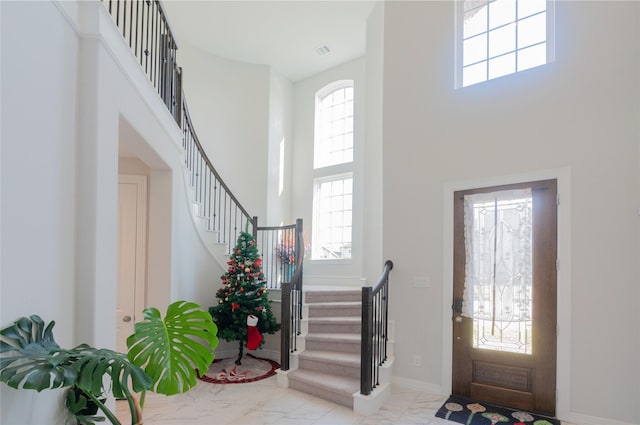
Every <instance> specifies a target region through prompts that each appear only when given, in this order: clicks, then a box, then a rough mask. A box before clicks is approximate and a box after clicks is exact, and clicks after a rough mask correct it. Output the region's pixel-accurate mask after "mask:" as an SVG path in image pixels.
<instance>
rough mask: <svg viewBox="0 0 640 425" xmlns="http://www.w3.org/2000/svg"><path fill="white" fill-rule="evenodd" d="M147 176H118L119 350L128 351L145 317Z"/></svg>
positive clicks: (117, 348) (117, 319)
mask: <svg viewBox="0 0 640 425" xmlns="http://www.w3.org/2000/svg"><path fill="white" fill-rule="evenodd" d="M146 218H147V178H146V176H140V175H120V176H118V304H117V310H116V329H117V344H116V350H117V351H119V352H121V353H126V352H127V343H126V341H127V337H128V336H129V335H131V334H132V333H133V325H134V323H135V322H136V321H140V320H141V318H142V317H141V316H142V310H143V309H144V305H145V299H144V294H145V287H146V226H147V223H146Z"/></svg>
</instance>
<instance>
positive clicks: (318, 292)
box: [304, 289, 362, 295]
mask: <svg viewBox="0 0 640 425" xmlns="http://www.w3.org/2000/svg"><path fill="white" fill-rule="evenodd" d="M304 293H305V294H311V295H330V294H362V289H335V290H334V289H332V290H327V291H324V290H321V289H309V290H305V291H304Z"/></svg>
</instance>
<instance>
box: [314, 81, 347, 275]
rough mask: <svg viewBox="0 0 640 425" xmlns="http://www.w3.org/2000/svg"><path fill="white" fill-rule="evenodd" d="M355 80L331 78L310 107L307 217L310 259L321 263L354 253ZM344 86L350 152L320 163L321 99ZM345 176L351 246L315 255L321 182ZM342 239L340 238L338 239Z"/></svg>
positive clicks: (342, 262)
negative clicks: (345, 251)
mask: <svg viewBox="0 0 640 425" xmlns="http://www.w3.org/2000/svg"><path fill="white" fill-rule="evenodd" d="M355 86H356V84H355V80H354V79H339V80H334V81H332V82H330V83H328V84H326V85H324V86H323V87H322V88H320V89H319V90H317V91H316V93H315V110H314V139H313V159H312V176H313V179H312V211H311V213H312V216H311V217H312V219H311V222H312V223H311V227H312V229H311V256H310V260H311V261H314V262H315V261H317V262H318V263H322V264H331V263H339V264H346V263H350V262H352V260H353V256H354V252H353V249H354V213H355V211H354V204H355V203H356V193H355V191H356V190H355V189H356V187H357V186H356V176H355V174H356V173H355V161H356V151H357V148H356V138H357V136H356V128H357V124H356V118H355V116H356V104H357V100H356V95H357V93H356V87H355ZM345 88H351V90H352V91H353V99H352V102H353V110H352V115H351V117H352V121H351V134H352V137H353V139H352V146H351V149H352V155H351V160H350V161H345V162H340V163H336V164H329V165H323V164H319V163H318V162H317V158H318V156H319V155H320V154H321V145H320V143H319V142H320V136H321V135H322V134H323V132H322V131H321V130H322V129H321V126H322V124H323V123H324V122H323V121H322V117H323V110H322V100H323V99H324V98H326V96H329V95H331V94H332V93H333V92H335V91H337V90H341V89H345ZM346 178H351V202H352V203H351V210H350V211H351V236H350V239H351V249H350V257H348V258H318V257H316V255H317V252H318V250H319V248H320V247H319V240H318V231H319V227H318V223H319V214H320V211H319V202H320V199H319V188H320V185H321V184H322V183H325V182H329V181H335V180H343V179H346ZM342 242H343V241H342Z"/></svg>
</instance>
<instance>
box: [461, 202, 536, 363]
mask: <svg viewBox="0 0 640 425" xmlns="http://www.w3.org/2000/svg"><path fill="white" fill-rule="evenodd" d="M464 238H465V255H466V264H465V289H464V298H463V315H465V316H467V317H470V318H473V347H474V348H482V349H490V350H499V351H509V352H516V353H523V354H531V352H532V347H531V325H532V322H531V319H532V317H531V311H532V301H533V300H532V282H533V279H532V254H531V252H532V248H531V242H532V197H531V189H520V190H505V191H497V192H492V193H478V194H472V195H465V197H464Z"/></svg>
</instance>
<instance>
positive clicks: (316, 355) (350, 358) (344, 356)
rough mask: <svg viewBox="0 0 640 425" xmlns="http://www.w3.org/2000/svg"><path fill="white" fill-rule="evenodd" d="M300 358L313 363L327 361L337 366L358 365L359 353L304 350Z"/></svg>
mask: <svg viewBox="0 0 640 425" xmlns="http://www.w3.org/2000/svg"><path fill="white" fill-rule="evenodd" d="M299 357H300V358H304V359H307V360H315V361H329V362H334V363H339V364H345V363H348V364H352V363H353V364H357V365H358V366H359V365H360V353H344V352H340V351H320V350H306V351H303V352H301V353H300V354H299Z"/></svg>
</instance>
